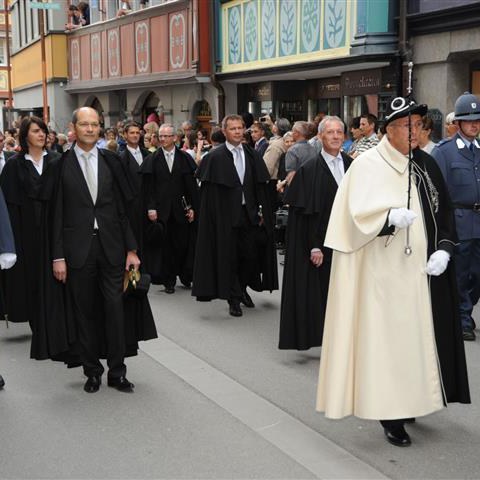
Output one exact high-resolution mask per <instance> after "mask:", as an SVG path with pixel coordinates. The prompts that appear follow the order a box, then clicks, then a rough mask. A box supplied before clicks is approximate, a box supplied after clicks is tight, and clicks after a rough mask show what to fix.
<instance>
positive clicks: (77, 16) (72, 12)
mask: <svg viewBox="0 0 480 480" xmlns="http://www.w3.org/2000/svg"><path fill="white" fill-rule="evenodd" d="M81 16H82V14H81V12H80V10H79V9H78V7H77V6H76V5H70V6H69V7H68V13H67V23H66V24H65V30H76V29H77V28H80V27H81V26H82V22H81Z"/></svg>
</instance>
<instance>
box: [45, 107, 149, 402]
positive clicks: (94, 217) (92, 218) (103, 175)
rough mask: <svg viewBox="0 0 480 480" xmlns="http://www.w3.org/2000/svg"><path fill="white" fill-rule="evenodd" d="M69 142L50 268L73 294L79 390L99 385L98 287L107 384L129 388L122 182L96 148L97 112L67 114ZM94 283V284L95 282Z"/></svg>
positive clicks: (132, 255) (132, 246)
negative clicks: (69, 116)
mask: <svg viewBox="0 0 480 480" xmlns="http://www.w3.org/2000/svg"><path fill="white" fill-rule="evenodd" d="M72 130H73V131H74V132H75V136H76V144H75V146H73V147H72V148H71V150H69V151H68V152H65V153H64V155H63V171H62V174H61V177H60V182H59V187H58V192H57V200H56V211H55V218H54V225H53V231H54V232H53V234H54V238H53V259H54V260H53V273H54V275H55V278H56V279H57V280H59V281H61V282H64V283H66V286H67V290H68V291H69V294H70V295H71V298H72V303H73V311H74V316H75V323H76V327H77V335H78V344H79V347H80V358H81V362H82V365H83V370H84V373H85V375H86V376H87V382H86V383H85V386H84V390H85V391H86V392H88V393H93V392H96V391H98V389H99V387H100V384H101V376H102V374H103V372H104V368H103V366H102V364H101V363H100V360H99V358H100V355H101V354H100V349H101V346H100V345H101V338H100V337H101V335H100V334H99V326H98V322H97V321H96V319H97V314H98V311H96V305H97V303H96V297H97V296H98V293H99V292H98V290H100V292H101V300H102V301H101V302H100V304H99V305H101V307H100V309H102V308H103V313H104V318H105V329H104V330H105V331H104V332H102V334H104V335H105V338H106V344H107V363H108V367H109V371H108V385H109V386H111V387H115V388H117V389H118V390H120V391H131V390H132V389H133V384H132V383H130V382H129V381H128V380H127V378H126V376H125V375H126V366H125V364H124V357H125V325H124V312H123V302H122V292H123V277H124V271H125V269H128V268H129V267H130V266H131V265H133V266H134V267H135V269H138V267H139V265H140V260H139V259H138V257H137V254H136V249H137V243H136V240H135V237H134V235H133V232H132V229H131V227H130V223H129V221H128V218H127V215H126V213H125V206H124V202H123V197H122V195H124V193H125V192H124V190H126V189H128V187H129V182H128V180H127V178H126V174H125V171H124V170H123V169H122V164H121V162H119V160H118V157H117V156H116V155H115V154H114V153H111V152H108V151H106V150H99V149H97V147H96V144H97V141H98V137H99V132H100V122H99V117H98V113H97V112H96V111H95V110H94V109H92V108H89V107H82V108H79V109H77V110H75V112H74V113H73V117H72ZM97 285H98V287H97Z"/></svg>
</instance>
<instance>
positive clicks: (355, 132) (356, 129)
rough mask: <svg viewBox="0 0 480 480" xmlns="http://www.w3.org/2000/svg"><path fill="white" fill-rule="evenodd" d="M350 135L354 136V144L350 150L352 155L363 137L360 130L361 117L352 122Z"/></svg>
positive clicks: (353, 119)
mask: <svg viewBox="0 0 480 480" xmlns="http://www.w3.org/2000/svg"><path fill="white" fill-rule="evenodd" d="M350 134H351V135H352V139H353V143H352V145H351V146H350V148H349V150H348V154H349V155H352V154H353V152H354V151H355V150H356V148H357V145H358V142H359V141H360V139H361V138H362V137H363V135H362V131H361V130H360V117H354V118H352V121H351V122H350Z"/></svg>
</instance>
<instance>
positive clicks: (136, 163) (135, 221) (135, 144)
mask: <svg viewBox="0 0 480 480" xmlns="http://www.w3.org/2000/svg"><path fill="white" fill-rule="evenodd" d="M124 134H125V140H126V142H127V145H126V148H125V150H123V151H122V152H121V153H119V156H120V158H121V159H122V160H123V161H124V162H125V164H126V166H127V169H128V172H129V176H130V180H131V182H132V186H133V188H134V190H135V200H134V201H133V202H131V203H130V204H129V205H128V207H127V208H128V210H129V215H128V218H129V219H130V222H131V225H130V226H131V227H132V230H133V233H134V234H135V238H136V239H137V242H140V239H141V230H142V226H143V211H142V198H141V190H142V177H141V175H140V167H141V166H142V164H143V162H144V160H145V159H146V158H147V157H148V156H149V155H150V152H149V151H148V150H147V149H146V148H143V147H141V146H140V144H139V143H140V125H139V124H138V123H136V122H128V123H127V124H126V125H125V129H124Z"/></svg>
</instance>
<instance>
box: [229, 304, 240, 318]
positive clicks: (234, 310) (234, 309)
mask: <svg viewBox="0 0 480 480" xmlns="http://www.w3.org/2000/svg"><path fill="white" fill-rule="evenodd" d="M228 305H229V310H228V311H229V313H230V315H231V316H232V317H241V316H242V315H243V312H242V309H241V308H240V304H239V303H237V302H229V303H228Z"/></svg>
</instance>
